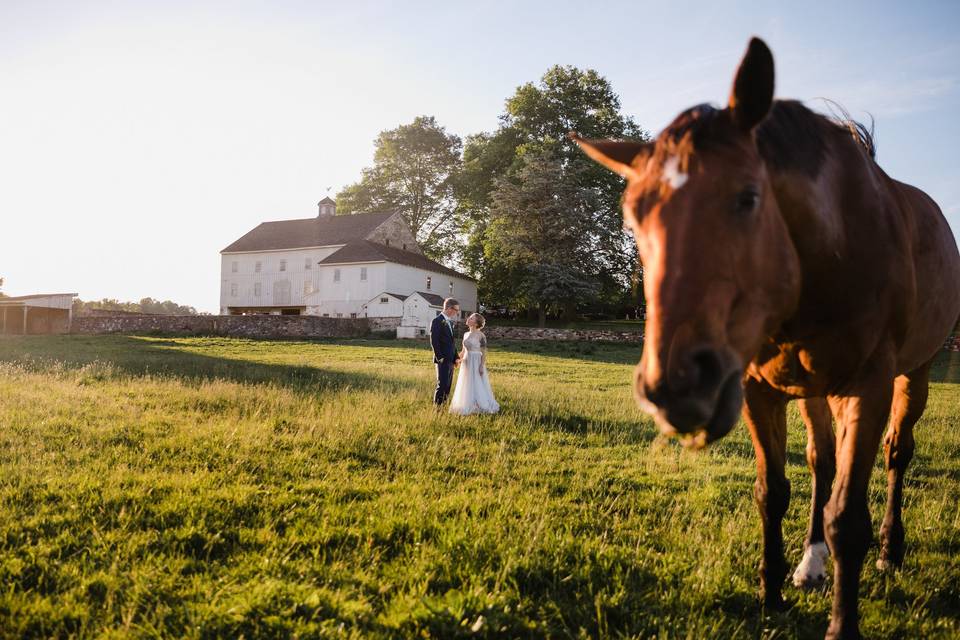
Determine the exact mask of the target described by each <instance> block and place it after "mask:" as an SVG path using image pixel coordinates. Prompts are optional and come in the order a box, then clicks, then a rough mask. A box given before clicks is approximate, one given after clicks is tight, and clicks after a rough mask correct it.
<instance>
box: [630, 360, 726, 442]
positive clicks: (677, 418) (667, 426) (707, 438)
mask: <svg viewBox="0 0 960 640" xmlns="http://www.w3.org/2000/svg"><path fill="white" fill-rule="evenodd" d="M742 377H743V370H742V368H741V365H740V362H739V358H738V357H737V356H736V355H734V354H733V353H732V352H730V351H729V350H727V349H721V350H718V349H710V348H700V349H696V350H693V351H692V352H691V353H690V355H689V356H687V357H686V358H685V359H684V360H683V361H682V365H681V366H680V367H678V368H677V369H675V370H672V371H671V372H670V374H669V375H667V376H665V377H663V378H661V379H659V380H656V381H649V380H645V379H644V375H643V366H642V363H641V365H640V366H638V367H637V370H636V380H635V384H634V392H635V395H636V398H637V404H638V405H639V406H640V408H641V409H643V410H644V411H645V412H647V413H648V414H650V415H651V416H653V417H654V419H656V421H657V424H658V425H659V427H660V430H661V432H663V433H664V434H666V435H685V436H689V437H687V438H685V439H684V443H685V444H687V445H690V446H694V447H701V446H703V445H706V444H709V443H710V442H713V441H714V440H718V439H719V438H722V437H723V436H725V435H726V434H727V433H729V432H730V430H731V429H732V428H733V426H734V425H735V424H736V423H737V419H738V418H739V416H740V407H741V405H742V403H743V382H742Z"/></svg>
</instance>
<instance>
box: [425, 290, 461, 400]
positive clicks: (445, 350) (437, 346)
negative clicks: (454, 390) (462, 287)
mask: <svg viewBox="0 0 960 640" xmlns="http://www.w3.org/2000/svg"><path fill="white" fill-rule="evenodd" d="M459 317H460V303H459V302H457V301H456V300H454V299H453V298H447V299H446V300H444V301H443V312H442V313H439V314H437V317H436V318H434V319H433V322H432V323H430V344H431V345H432V346H433V362H434V364H436V365H437V390H436V391H435V392H434V394H433V402H434V404H436V405H437V406H438V407H440V406H443V403H444V402H446V401H447V396H448V395H450V386H451V385H452V384H453V368H454V367H456V366H457V365H458V364H460V358H458V357H457V347H456V345H455V344H454V340H453V334H454V329H456V326H457V319H458V318H459Z"/></svg>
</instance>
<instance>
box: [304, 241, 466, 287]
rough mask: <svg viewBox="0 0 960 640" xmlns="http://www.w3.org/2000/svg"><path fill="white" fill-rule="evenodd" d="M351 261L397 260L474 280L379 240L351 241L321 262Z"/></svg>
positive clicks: (408, 264)
mask: <svg viewBox="0 0 960 640" xmlns="http://www.w3.org/2000/svg"><path fill="white" fill-rule="evenodd" d="M351 262H395V263H397V264H403V265H406V266H408V267H416V268H418V269H424V270H426V271H434V272H436V273H443V274H446V275H448V276H454V277H456V278H462V279H464V280H471V281H473V278H471V277H470V276H468V275H466V274H463V273H460V272H459V271H455V270H453V269H451V268H450V267H445V266H444V265H442V264H440V263H439V262H435V261H433V260H431V259H430V258H428V257H426V256H423V255H420V254H419V253H413V252H412V251H405V250H403V249H398V248H396V247H388V246H387V245H384V244H380V243H379V242H371V241H369V240H355V241H353V242H349V243H347V244H346V245H345V246H343V247H340V248H339V249H337V250H336V251H334V252H333V253H331V254H330V255H329V256H327V257H326V258H324V259H323V260H321V261H320V264H349V263H351Z"/></svg>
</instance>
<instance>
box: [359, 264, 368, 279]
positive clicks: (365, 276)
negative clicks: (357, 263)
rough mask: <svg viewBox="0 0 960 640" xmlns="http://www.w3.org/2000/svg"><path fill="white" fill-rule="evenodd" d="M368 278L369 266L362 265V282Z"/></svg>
mask: <svg viewBox="0 0 960 640" xmlns="http://www.w3.org/2000/svg"><path fill="white" fill-rule="evenodd" d="M366 279H367V268H366V267H360V282H364V281H365V280H366Z"/></svg>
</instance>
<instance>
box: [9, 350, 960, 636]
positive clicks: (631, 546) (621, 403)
mask: <svg viewBox="0 0 960 640" xmlns="http://www.w3.org/2000/svg"><path fill="white" fill-rule="evenodd" d="M637 355H638V354H637V353H636V347H618V346H611V345H583V344H559V345H542V344H507V343H502V344H499V345H496V346H495V347H494V349H493V350H492V352H491V356H490V368H491V376H492V381H493V383H494V390H495V392H496V393H497V395H498V399H499V400H500V401H501V404H502V405H503V407H504V410H503V412H502V413H501V414H500V415H498V416H495V417H473V418H466V419H464V418H454V417H451V416H449V415H447V414H445V413H439V414H438V413H437V412H435V411H434V410H433V409H432V407H431V406H430V404H429V398H430V395H431V389H432V386H433V379H432V376H433V373H432V369H431V364H430V357H429V352H428V351H427V349H426V347H425V346H423V345H422V344H420V343H416V344H405V343H400V342H395V341H382V342H370V341H359V340H357V341H348V342H342V343H333V342H258V341H245V340H232V339H218V338H147V337H117V336H114V337H59V338H17V339H4V340H0V586H2V587H3V588H2V591H0V636H3V637H118V638H119V637H186V638H214V637H239V636H244V637H247V638H253V637H258V638H274V637H303V638H312V637H323V638H325V637H331V638H360V637H363V638H368V637H414V636H417V637H435V638H454V637H535V638H539V637H561V638H580V637H625V638H652V637H656V638H661V639H668V638H708V637H709V638H715V637H723V638H726V637H731V638H757V637H762V638H794V637H798V638H819V637H822V635H823V632H824V630H825V628H826V623H827V615H828V612H829V605H830V601H829V592H828V591H820V592H814V593H800V592H798V591H795V590H793V589H788V590H787V594H788V597H789V598H791V599H792V600H793V602H794V606H793V608H792V609H791V610H790V611H788V612H786V613H783V614H772V615H766V614H764V612H762V611H761V609H760V608H759V605H758V602H757V599H756V588H757V577H756V573H757V563H758V560H759V519H758V517H757V516H756V510H755V507H754V506H753V503H752V498H751V488H752V483H753V479H754V469H753V454H752V448H751V445H750V443H749V438H748V436H747V435H746V432H745V429H743V428H742V427H739V428H738V429H736V430H735V431H734V432H733V433H732V434H731V435H730V436H728V437H727V438H726V439H725V440H724V441H721V442H720V443H718V444H717V446H715V447H712V448H710V449H709V450H707V451H704V452H700V453H690V452H687V451H685V450H682V449H680V448H679V447H677V446H675V445H673V444H669V443H666V444H665V443H662V442H660V441H659V440H657V439H656V438H655V430H654V428H653V427H652V425H651V424H650V423H649V422H648V421H646V420H645V419H644V418H641V417H640V416H639V415H638V413H637V411H636V409H635V408H634V405H633V401H632V399H631V395H630V389H629V380H630V371H631V369H632V366H633V363H634V361H635V360H636V358H637ZM958 364H960V360H958V359H956V358H954V359H953V360H950V359H949V358H946V357H945V358H944V360H943V361H942V362H940V363H938V368H937V376H938V379H940V380H945V382H939V383H937V384H935V385H934V388H933V391H932V394H931V400H930V406H929V409H928V411H927V414H926V415H925V417H924V419H923V420H922V422H921V423H920V425H919V426H918V428H917V441H918V452H917V456H916V458H915V462H914V464H913V466H912V467H911V469H910V472H909V474H908V480H907V485H908V486H907V489H906V505H905V519H906V525H907V536H908V547H909V548H908V557H907V561H906V565H905V567H904V569H903V570H902V571H901V572H900V573H898V574H896V575H894V576H887V575H881V574H878V573H877V572H876V571H875V570H873V569H871V568H867V569H866V570H865V573H864V578H865V580H864V585H863V588H862V593H861V610H862V614H863V629H864V632H865V633H866V634H867V635H869V636H870V637H874V638H900V637H957V636H958V635H960V557H958V552H960V506H958V505H960V482H958V480H960V455H958V454H960V429H958V428H957V427H958V420H960V386H958V385H957V384H956V383H957V382H958V381H960V375H958V373H960V372H958V369H960V367H958V366H957V365H958ZM790 424H791V430H790V441H789V460H790V462H791V465H790V468H789V477H790V479H791V481H792V483H793V495H794V498H793V501H792V503H791V507H790V511H789V512H788V515H787V518H786V520H785V536H786V540H787V555H788V559H789V560H790V561H791V562H796V561H798V560H799V558H800V555H801V551H802V542H803V535H804V530H805V527H806V514H807V511H808V500H809V497H810V490H809V482H808V478H807V473H806V470H805V463H804V456H803V446H804V444H805V443H804V438H803V427H802V423H801V422H800V420H799V417H798V415H797V414H796V413H795V412H791V415H790ZM877 471H879V466H878V469H877ZM884 496H885V488H884V485H883V474H882V473H875V475H874V484H873V485H872V492H871V509H872V512H873V514H874V520H875V527H876V526H878V522H879V518H880V516H881V515H882V507H883V500H884ZM875 555H876V550H872V551H871V554H870V555H869V556H868V567H871V566H872V561H873V560H875Z"/></svg>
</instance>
